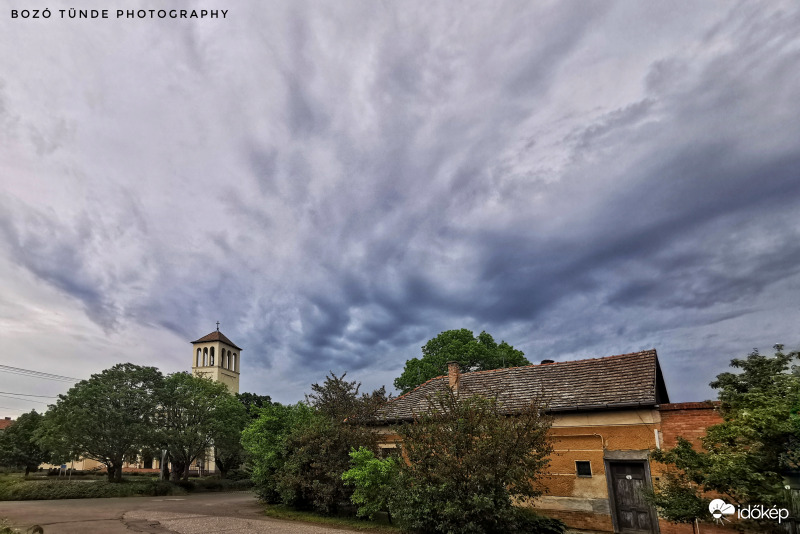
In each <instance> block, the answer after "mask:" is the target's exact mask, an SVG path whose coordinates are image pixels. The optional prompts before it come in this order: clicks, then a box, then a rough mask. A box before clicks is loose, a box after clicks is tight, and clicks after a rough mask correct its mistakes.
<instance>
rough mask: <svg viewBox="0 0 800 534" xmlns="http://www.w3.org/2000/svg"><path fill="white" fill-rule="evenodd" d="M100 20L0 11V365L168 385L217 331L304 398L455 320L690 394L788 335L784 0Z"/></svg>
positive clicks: (379, 376) (370, 8) (256, 373)
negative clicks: (640, 369) (629, 366)
mask: <svg viewBox="0 0 800 534" xmlns="http://www.w3.org/2000/svg"><path fill="white" fill-rule="evenodd" d="M25 4H26V5H24V6H22V5H20V6H16V7H18V8H22V7H26V8H30V7H31V6H30V5H28V4H29V2H26V3H25ZM117 4H118V6H115V8H114V9H111V8H109V9H110V11H109V18H108V19H105V20H78V19H69V18H64V19H62V18H61V17H60V15H59V14H58V9H60V8H69V7H75V6H74V4H69V5H68V4H63V5H56V6H54V5H52V4H51V5H49V7H50V9H52V10H54V13H55V15H54V16H53V17H51V18H50V19H47V20H42V19H39V20H33V19H25V20H23V19H12V18H11V17H10V15H9V11H10V7H9V6H6V9H5V11H4V12H3V13H2V20H0V67H1V68H0V172H2V182H1V184H0V275H2V279H3V291H2V292H0V327H2V339H3V345H4V348H3V356H2V358H0V363H3V364H5V365H11V366H16V367H22V368H27V369H36V370H39V371H47V372H52V373H58V374H64V375H68V376H74V377H79V378H81V377H87V376H88V375H89V374H91V373H93V372H97V371H99V370H101V369H103V368H106V367H109V366H111V365H113V364H114V363H117V362H119V361H133V362H134V363H139V364H148V365H158V366H159V367H161V368H162V369H163V370H164V371H165V372H172V371H177V370H185V369H188V367H189V365H190V362H191V360H190V358H191V352H190V350H191V349H190V346H189V344H188V343H187V342H188V341H191V340H193V339H196V338H199V337H201V336H203V335H205V334H207V333H208V332H210V331H212V330H213V329H214V323H215V321H217V320H219V321H221V323H222V325H221V330H222V331H223V332H224V333H225V334H226V335H227V336H228V337H230V338H231V339H232V340H233V341H235V342H236V343H237V344H238V345H240V346H242V347H243V348H244V349H245V350H244V352H243V354H242V366H243V375H242V384H241V388H242V390H243V391H253V392H257V393H262V394H269V395H272V396H273V397H274V398H276V399H277V400H281V401H285V402H293V401H296V400H299V399H301V398H302V397H303V393H304V392H306V391H308V389H309V388H308V385H309V384H310V383H311V382H314V381H318V380H321V379H323V378H324V375H325V373H326V372H327V371H329V370H332V371H334V372H337V373H339V372H342V371H349V375H348V376H351V377H355V378H357V379H359V380H361V381H362V382H364V384H365V386H367V387H370V388H371V387H377V386H379V385H381V384H387V385H391V382H392V380H393V378H395V377H396V376H398V375H399V374H400V371H401V369H402V366H403V364H404V362H405V360H406V359H408V358H411V357H414V356H418V355H419V353H420V351H419V347H420V346H421V345H422V344H424V342H425V341H426V340H428V339H429V338H431V337H433V336H435V335H436V334H438V333H439V332H440V331H442V330H447V329H451V328H462V327H466V328H470V329H472V330H474V331H476V333H477V332H480V331H481V330H486V331H488V332H490V333H492V334H493V335H494V336H495V337H496V338H497V339H498V341H499V339H505V340H506V341H508V342H509V343H511V344H512V345H514V346H515V347H517V348H520V349H521V350H523V351H524V352H525V353H526V355H527V357H528V358H529V359H530V360H531V361H534V362H536V361H539V360H541V359H544V358H551V359H555V360H567V359H576V358H585V357H598V356H605V355H610V354H619V353H624V352H631V351H636V350H641V349H646V348H652V347H655V348H656V349H657V350H658V352H659V356H660V359H661V364H662V367H663V368H664V372H665V375H666V379H667V387H668V390H669V392H670V395H671V397H672V399H673V400H676V401H682V400H702V399H704V398H709V397H712V396H713V392H712V391H711V390H710V389H709V388H708V382H710V381H711V380H712V379H713V378H714V376H715V375H716V374H717V373H719V372H722V371H724V370H725V369H726V368H727V364H728V361H729V360H730V359H731V358H733V357H741V356H744V355H745V354H746V353H747V352H749V351H750V350H751V349H752V348H753V347H759V348H760V349H762V351H765V352H769V351H771V350H772V345H773V344H775V343H778V342H781V343H785V344H786V345H787V347H788V348H789V349H795V348H798V346H799V345H800V327H799V326H798V325H799V324H800V323H798V315H799V314H798V311H799V309H798V300H799V299H798V297H799V296H800V142H798V140H800V105H799V104H798V103H800V76H798V72H800V37H799V36H800V7H799V6H798V4H797V3H796V2H793V1H787V2H770V3H756V2H744V3H732V2H728V1H721V2H696V3H694V4H691V3H690V4H687V3H685V2H680V3H673V2H658V3H651V2H649V3H634V2H620V3H614V2H598V3H593V2H584V1H581V2H578V1H574V2H552V3H545V2H536V3H531V2H501V3H497V2H492V3H486V2H477V3H474V4H470V3H465V2H430V1H426V2H411V1H406V2H374V1H363V2H356V1H346V2H336V3H319V2H316V3H306V2H297V1H291V2H290V1H287V2H257V1H252V2H251V1H244V0H238V1H235V2H226V3H225V4H226V9H227V14H226V16H225V18H224V19H223V18H216V19H210V18H205V19H202V20H197V19H193V20H180V19H177V20H176V19H169V18H167V19H159V18H157V17H156V18H153V19H151V18H149V17H148V18H146V19H139V18H133V19H126V18H120V19H117V18H116V7H119V8H121V9H164V8H165V7H166V8H173V7H175V8H185V9H192V8H196V9H214V8H219V7H220V6H213V5H210V4H207V3H204V2H200V1H196V2H192V1H188V0H184V1H180V2H173V4H175V5H174V6H173V5H170V6H165V4H163V2H162V3H159V2H155V1H141V0H140V1H136V0H133V1H130V2H125V3H123V2H118V3H117ZM123 4H124V5H123ZM11 7H14V6H11ZM41 7H45V6H44V5H43V6H41ZM79 7H86V8H102V7H106V5H105V4H103V6H101V5H99V4H98V5H96V6H95V5H86V6H79ZM42 382H43V381H37V380H33V379H29V378H21V377H17V376H13V375H0V391H12V392H14V391H25V392H29V391H36V392H41V393H42V394H54V393H58V392H61V391H63V389H64V388H63V387H62V385H61V384H58V383H42ZM59 388H61V389H59ZM0 405H2V406H3V409H2V410H0V411H5V412H8V413H9V414H14V413H19V412H20V411H24V410H28V409H30V408H32V407H37V406H38V407H42V406H43V405H35V406H34V405H32V404H26V403H22V402H18V401H15V400H12V399H7V398H0Z"/></svg>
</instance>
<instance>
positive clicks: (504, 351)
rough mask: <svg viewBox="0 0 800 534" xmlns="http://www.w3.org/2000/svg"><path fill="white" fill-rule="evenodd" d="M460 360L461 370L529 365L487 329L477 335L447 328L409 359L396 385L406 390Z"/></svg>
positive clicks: (442, 371) (404, 391)
mask: <svg viewBox="0 0 800 534" xmlns="http://www.w3.org/2000/svg"><path fill="white" fill-rule="evenodd" d="M450 361H454V362H458V364H459V365H460V366H461V370H462V371H486V370H488V369H499V368H502V367H517V366H520V365H530V362H529V361H528V360H527V359H525V354H524V353H523V352H522V351H519V350H517V349H515V348H514V347H512V346H511V345H509V344H508V343H506V342H505V341H502V342H500V344H499V345H498V344H497V343H496V342H495V340H494V338H492V336H491V335H489V334H487V333H486V332H481V333H480V334H479V335H478V337H475V336H474V335H473V333H472V331H470V330H467V329H466V328H462V329H460V330H447V331H445V332H442V333H441V334H439V335H438V336H436V337H435V338H433V339H431V340H429V341H428V342H427V343H426V344H425V346H423V347H422V358H411V359H410V360H407V361H406V365H405V368H404V369H403V373H402V374H401V375H400V376H399V377H398V378H396V379H395V381H394V387H396V388H397V389H399V390H400V391H401V392H403V393H407V392H409V391H411V390H412V389H414V388H415V387H417V386H419V385H420V384H422V383H423V382H425V381H427V380H430V379H431V378H434V377H437V376H439V375H442V374H445V373H447V362H450Z"/></svg>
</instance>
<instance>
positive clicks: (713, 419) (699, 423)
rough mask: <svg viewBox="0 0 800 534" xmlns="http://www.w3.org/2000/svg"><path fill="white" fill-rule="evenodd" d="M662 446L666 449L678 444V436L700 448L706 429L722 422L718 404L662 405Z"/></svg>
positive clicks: (687, 403)
mask: <svg viewBox="0 0 800 534" xmlns="http://www.w3.org/2000/svg"><path fill="white" fill-rule="evenodd" d="M659 411H660V412H661V439H662V443H661V446H662V447H663V448H665V449H669V448H672V447H674V446H675V445H676V444H677V440H678V436H681V437H684V438H686V439H688V440H689V441H691V442H692V444H693V445H694V446H695V447H697V448H700V446H701V445H700V438H701V437H703V436H705V435H706V428H708V427H709V426H712V425H716V424H717V423H721V422H722V417H721V416H720V415H719V403H718V402H680V403H673V404H662V405H661V406H660V408H659Z"/></svg>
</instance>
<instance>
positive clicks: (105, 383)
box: [40, 363, 163, 482]
mask: <svg viewBox="0 0 800 534" xmlns="http://www.w3.org/2000/svg"><path fill="white" fill-rule="evenodd" d="M162 380H163V376H162V375H161V372H160V371H159V370H158V369H156V368H155V367H141V366H138V365H134V364H131V363H122V364H117V365H115V366H113V367H111V368H110V369H106V370H105V371H103V372H101V373H98V374H94V375H92V376H91V377H90V378H89V379H88V380H82V381H80V382H79V383H77V384H76V385H75V386H74V387H72V388H71V389H70V390H69V391H68V392H67V393H66V394H65V395H59V396H58V401H57V402H56V404H55V405H54V406H51V408H50V410H48V412H47V413H46V414H45V416H44V420H43V422H42V428H41V431H40V435H41V440H42V443H43V444H45V445H46V446H48V445H49V446H52V447H53V448H54V449H57V450H61V451H64V450H66V451H67V452H68V453H69V454H70V455H72V456H73V457H75V456H80V457H83V458H90V459H93V460H96V461H98V462H100V463H102V464H104V465H105V466H106V469H107V471H108V479H109V481H116V482H119V481H121V480H122V464H123V462H124V460H125V458H126V457H127V456H129V455H131V454H137V453H138V451H140V450H142V449H143V448H148V447H151V446H152V445H153V444H154V443H155V441H156V432H155V425H154V419H155V413H156V402H157V400H156V395H155V392H156V391H157V390H158V389H159V388H160V386H161V382H162Z"/></svg>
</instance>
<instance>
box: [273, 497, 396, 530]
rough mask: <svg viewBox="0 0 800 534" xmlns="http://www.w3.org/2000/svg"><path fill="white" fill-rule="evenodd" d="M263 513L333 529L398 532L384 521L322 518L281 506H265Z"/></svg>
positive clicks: (276, 517) (312, 513)
mask: <svg viewBox="0 0 800 534" xmlns="http://www.w3.org/2000/svg"><path fill="white" fill-rule="evenodd" d="M264 513H265V514H266V515H267V517H273V518H275V519H286V520H289V521H304V522H306V523H316V524H319V525H325V526H328V527H333V528H336V527H339V528H349V529H351V530H359V531H361V532H376V533H382V534H383V533H385V534H397V533H398V532H400V529H399V528H398V527H396V526H394V525H391V524H389V522H388V521H387V520H385V519H384V520H377V521H369V520H367V519H358V518H355V517H334V516H323V515H319V514H315V513H314V512H305V511H301V510H295V509H293V508H290V507H288V506H284V505H282V504H269V505H267V507H266V510H265V511H264Z"/></svg>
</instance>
